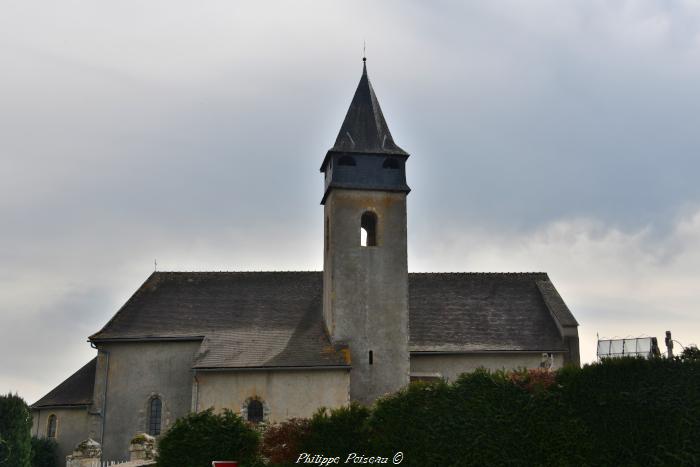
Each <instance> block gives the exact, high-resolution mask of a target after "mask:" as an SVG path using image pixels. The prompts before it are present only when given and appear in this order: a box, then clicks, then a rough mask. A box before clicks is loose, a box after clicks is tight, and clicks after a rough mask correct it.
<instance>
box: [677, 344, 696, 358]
mask: <svg viewBox="0 0 700 467" xmlns="http://www.w3.org/2000/svg"><path fill="white" fill-rule="evenodd" d="M679 358H680V359H681V360H682V361H700V349H698V348H697V347H696V346H694V345H691V346H689V347H686V348H685V349H683V352H681V354H680V356H679Z"/></svg>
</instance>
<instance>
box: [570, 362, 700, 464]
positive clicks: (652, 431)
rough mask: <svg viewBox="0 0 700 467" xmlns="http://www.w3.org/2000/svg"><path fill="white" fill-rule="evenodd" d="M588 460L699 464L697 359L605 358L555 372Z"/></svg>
mask: <svg viewBox="0 0 700 467" xmlns="http://www.w3.org/2000/svg"><path fill="white" fill-rule="evenodd" d="M557 381H558V384H559V385H560V386H561V388H560V390H559V391H560V393H561V396H562V399H563V401H564V403H565V405H566V406H567V407H569V408H570V410H571V413H572V415H571V416H572V417H576V418H578V419H579V420H581V421H582V422H583V424H585V425H586V426H587V427H588V433H589V436H590V442H591V443H592V444H593V445H594V446H595V450H594V451H592V452H591V454H590V457H588V463H589V464H592V465H631V464H635V465H674V466H677V465H698V464H700V443H699V442H698V440H700V361H685V362H683V361H678V360H667V359H660V358H656V359H651V360H644V359H641V358H615V359H607V360H604V361H603V362H602V363H597V364H593V365H586V366H584V367H583V368H581V369H578V368H566V369H564V370H561V371H560V372H559V374H558V377H557Z"/></svg>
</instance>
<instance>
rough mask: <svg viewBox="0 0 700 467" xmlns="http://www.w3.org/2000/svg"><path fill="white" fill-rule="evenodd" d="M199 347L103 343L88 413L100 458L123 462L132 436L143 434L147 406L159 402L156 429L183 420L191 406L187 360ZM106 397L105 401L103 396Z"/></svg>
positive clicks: (189, 361)
mask: <svg viewBox="0 0 700 467" xmlns="http://www.w3.org/2000/svg"><path fill="white" fill-rule="evenodd" d="M198 348H199V342H198V341H194V342H130V343H125V342H124V343H103V344H100V345H99V350H100V354H101V355H100V356H101V358H100V359H98V364H97V375H96V381H95V394H94V401H95V402H94V410H95V411H96V412H100V413H102V411H103V410H104V412H103V413H104V419H103V420H102V419H100V421H101V422H102V423H103V424H104V425H103V426H104V433H102V432H101V428H102V427H101V426H98V427H97V429H96V430H97V433H96V435H97V436H98V439H100V440H102V451H103V453H104V455H105V458H106V459H110V460H126V458H127V456H128V448H129V442H130V441H131V438H132V436H133V435H134V433H139V432H148V404H149V401H150V400H151V399H152V398H153V397H154V396H158V397H160V399H161V401H162V417H161V430H162V431H163V432H164V431H166V430H167V429H168V427H169V426H170V425H172V423H174V422H175V420H176V419H177V418H178V417H182V416H184V415H187V414H188V413H189V412H190V408H191V404H192V381H193V370H192V368H191V367H192V359H193V357H194V354H195V352H196V351H197V349H198ZM105 396H106V397H105Z"/></svg>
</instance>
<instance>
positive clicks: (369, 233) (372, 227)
mask: <svg viewBox="0 0 700 467" xmlns="http://www.w3.org/2000/svg"><path fill="white" fill-rule="evenodd" d="M360 245H361V246H377V215H376V214H375V213H373V212H370V211H367V212H365V213H364V214H362V219H361V220H360Z"/></svg>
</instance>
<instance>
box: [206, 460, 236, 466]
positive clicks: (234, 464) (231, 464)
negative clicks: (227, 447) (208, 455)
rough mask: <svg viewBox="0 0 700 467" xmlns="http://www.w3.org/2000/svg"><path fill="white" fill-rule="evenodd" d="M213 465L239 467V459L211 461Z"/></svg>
mask: <svg viewBox="0 0 700 467" xmlns="http://www.w3.org/2000/svg"><path fill="white" fill-rule="evenodd" d="M211 466H212V467H238V461H211Z"/></svg>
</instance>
